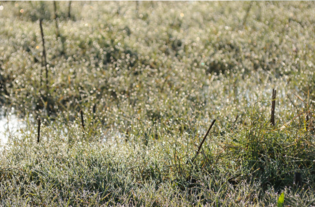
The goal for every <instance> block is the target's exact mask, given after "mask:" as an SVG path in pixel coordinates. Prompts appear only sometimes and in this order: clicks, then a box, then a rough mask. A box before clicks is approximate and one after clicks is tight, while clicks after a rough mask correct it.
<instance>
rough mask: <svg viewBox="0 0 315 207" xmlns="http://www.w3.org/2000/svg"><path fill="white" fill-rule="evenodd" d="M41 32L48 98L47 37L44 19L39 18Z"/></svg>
mask: <svg viewBox="0 0 315 207" xmlns="http://www.w3.org/2000/svg"><path fill="white" fill-rule="evenodd" d="M39 27H40V33H41V35H42V44H43V58H44V59H43V63H42V64H43V65H44V66H45V71H46V98H47V99H48V68H47V59H46V49H45V37H44V31H43V19H40V20H39Z"/></svg>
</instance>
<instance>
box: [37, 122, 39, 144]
mask: <svg viewBox="0 0 315 207" xmlns="http://www.w3.org/2000/svg"><path fill="white" fill-rule="evenodd" d="M37 124H38V126H37V143H39V139H40V118H38V120H37Z"/></svg>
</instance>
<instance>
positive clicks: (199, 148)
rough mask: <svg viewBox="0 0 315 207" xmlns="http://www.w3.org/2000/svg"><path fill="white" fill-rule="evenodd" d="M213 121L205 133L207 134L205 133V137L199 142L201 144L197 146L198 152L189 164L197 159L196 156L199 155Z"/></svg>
mask: <svg viewBox="0 0 315 207" xmlns="http://www.w3.org/2000/svg"><path fill="white" fill-rule="evenodd" d="M215 121H216V120H215V119H214V120H213V121H212V123H211V125H210V127H209V129H208V131H207V133H206V135H205V136H204V138H203V140H202V141H201V143H200V145H199V147H198V150H197V152H196V155H195V157H194V158H193V159H192V160H191V162H194V160H195V159H196V158H197V156H198V155H199V153H200V150H201V147H202V145H203V143H204V142H205V140H206V138H207V136H208V134H209V132H210V130H211V128H212V126H213V125H214V122H215Z"/></svg>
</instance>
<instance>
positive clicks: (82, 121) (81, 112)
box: [80, 110, 84, 130]
mask: <svg viewBox="0 0 315 207" xmlns="http://www.w3.org/2000/svg"><path fill="white" fill-rule="evenodd" d="M80 114H81V124H82V128H83V130H84V119H83V111H82V110H81V111H80Z"/></svg>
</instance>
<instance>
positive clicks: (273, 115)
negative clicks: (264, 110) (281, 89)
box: [270, 89, 277, 126]
mask: <svg viewBox="0 0 315 207" xmlns="http://www.w3.org/2000/svg"><path fill="white" fill-rule="evenodd" d="M276 93H277V91H276V90H275V89H272V101H271V118H270V123H271V124H272V125H273V126H275V108H276Z"/></svg>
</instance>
